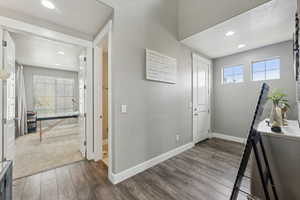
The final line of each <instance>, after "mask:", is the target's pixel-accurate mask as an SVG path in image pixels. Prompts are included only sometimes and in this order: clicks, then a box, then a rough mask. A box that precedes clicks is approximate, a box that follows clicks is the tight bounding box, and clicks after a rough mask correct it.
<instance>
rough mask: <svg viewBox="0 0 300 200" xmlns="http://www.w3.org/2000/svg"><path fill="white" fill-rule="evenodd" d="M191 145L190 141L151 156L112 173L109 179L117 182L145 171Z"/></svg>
mask: <svg viewBox="0 0 300 200" xmlns="http://www.w3.org/2000/svg"><path fill="white" fill-rule="evenodd" d="M193 147H194V144H193V143H192V142H191V143H188V144H185V145H183V146H180V147H178V148H176V149H173V150H171V151H169V152H166V153H164V154H161V155H159V156H157V157H155V158H152V159H150V160H148V161H146V162H143V163H141V164H139V165H136V166H134V167H132V168H129V169H127V170H125V171H123V172H120V173H118V174H114V173H112V174H111V175H110V181H111V182H112V183H113V184H118V183H120V182H122V181H124V180H126V179H128V178H130V177H132V176H134V175H136V174H139V173H141V172H143V171H145V170H147V169H149V168H151V167H153V166H155V165H157V164H159V163H161V162H163V161H165V160H168V159H169V158H172V157H174V156H176V155H178V154H180V153H182V152H184V151H186V150H188V149H191V148H193Z"/></svg>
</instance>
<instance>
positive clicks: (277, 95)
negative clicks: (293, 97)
mask: <svg viewBox="0 0 300 200" xmlns="http://www.w3.org/2000/svg"><path fill="white" fill-rule="evenodd" d="M287 96H288V95H287V94H285V93H283V92H280V91H279V90H274V91H273V92H272V93H271V94H270V95H269V97H268V99H269V100H271V101H272V102H273V104H274V105H276V106H279V107H281V108H290V105H289V103H288V102H289V100H288V98H287Z"/></svg>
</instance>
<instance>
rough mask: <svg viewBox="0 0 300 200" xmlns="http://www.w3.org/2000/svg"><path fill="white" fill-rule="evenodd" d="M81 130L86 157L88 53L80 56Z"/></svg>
mask: <svg viewBox="0 0 300 200" xmlns="http://www.w3.org/2000/svg"><path fill="white" fill-rule="evenodd" d="M79 63H80V65H79V73H78V79H79V100H78V104H79V129H80V151H81V153H82V156H83V157H86V114H85V109H86V105H85V103H86V102H85V97H86V83H85V80H86V52H85V51H83V52H82V53H81V54H80V56H79Z"/></svg>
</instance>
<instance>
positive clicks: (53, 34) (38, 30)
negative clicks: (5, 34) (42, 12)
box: [0, 16, 92, 47]
mask: <svg viewBox="0 0 300 200" xmlns="http://www.w3.org/2000/svg"><path fill="white" fill-rule="evenodd" d="M0 24H1V25H2V26H5V27H8V28H10V29H16V30H17V31H23V32H26V33H31V34H34V35H38V36H41V37H45V38H48V39H51V40H56V41H61V42H65V43H70V44H75V45H79V46H83V47H91V46H92V42H91V41H88V40H83V39H80V38H77V37H73V36H70V35H67V34H64V33H60V32H57V31H53V30H50V29H46V28H42V27H40V26H36V25H33V24H28V23H25V22H22V21H18V20H14V19H11V18H8V17H3V16H0Z"/></svg>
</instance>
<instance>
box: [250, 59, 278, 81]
mask: <svg viewBox="0 0 300 200" xmlns="http://www.w3.org/2000/svg"><path fill="white" fill-rule="evenodd" d="M276 59H279V78H275V79H268V80H267V79H266V75H267V70H265V79H264V80H253V64H254V63H258V62H266V61H269V60H276ZM250 71H251V75H250V76H251V77H250V78H251V81H253V82H259V81H274V80H280V79H281V58H280V56H276V57H271V58H265V59H262V60H255V61H251V66H250Z"/></svg>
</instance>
